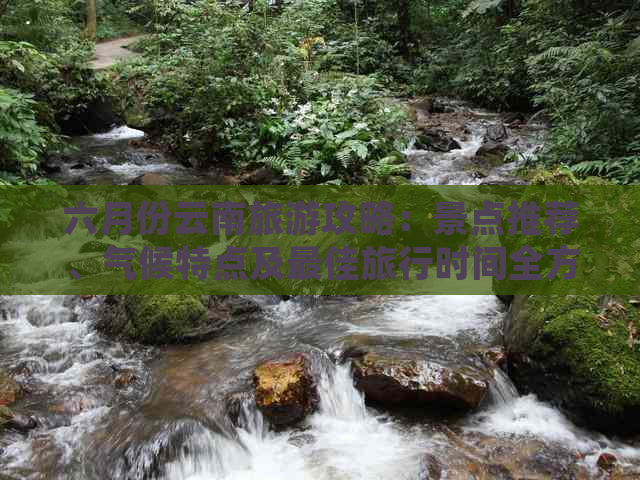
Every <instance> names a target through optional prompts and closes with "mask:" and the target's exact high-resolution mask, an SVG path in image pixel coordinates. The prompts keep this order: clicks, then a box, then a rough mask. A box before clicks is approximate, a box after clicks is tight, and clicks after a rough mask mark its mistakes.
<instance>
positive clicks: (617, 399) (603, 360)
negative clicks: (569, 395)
mask: <svg viewBox="0 0 640 480" xmlns="http://www.w3.org/2000/svg"><path fill="white" fill-rule="evenodd" d="M528 309H529V318H530V320H531V321H532V322H533V324H535V325H536V326H537V327H538V328H540V331H539V335H538V337H537V339H536V341H535V343H534V345H533V348H532V351H531V353H532V357H533V358H534V359H536V360H543V361H544V362H545V364H546V366H547V369H548V370H551V371H554V370H555V371H556V372H562V371H564V372H567V373H568V378H569V382H570V383H571V386H572V387H573V388H576V389H579V392H580V397H581V398H582V401H584V402H585V404H586V405H587V406H589V407H591V408H593V409H596V410H599V411H606V412H608V413H611V414H614V415H617V414H621V413H623V412H624V411H626V410H627V409H630V408H637V407H638V406H640V350H639V349H638V346H637V345H636V344H635V343H634V341H633V340H634V339H633V337H631V342H630V328H631V330H633V328H634V327H635V328H636V329H638V330H640V322H639V319H638V315H637V313H636V310H635V308H634V307H633V306H631V305H630V304H629V303H627V302H625V301H618V302H616V303H615V306H614V307H606V306H600V302H599V298H598V297H595V296H567V297H535V296H534V297H531V298H530V300H529V305H528Z"/></svg>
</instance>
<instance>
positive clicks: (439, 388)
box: [352, 352, 489, 410]
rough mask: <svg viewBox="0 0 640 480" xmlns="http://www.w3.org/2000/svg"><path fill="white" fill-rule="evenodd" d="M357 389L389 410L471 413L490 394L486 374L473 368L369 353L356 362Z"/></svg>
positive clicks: (354, 364)
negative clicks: (433, 410) (468, 411)
mask: <svg viewBox="0 0 640 480" xmlns="http://www.w3.org/2000/svg"><path fill="white" fill-rule="evenodd" d="M352 368H353V374H354V379H355V383H356V387H357V388H358V389H359V390H361V391H362V392H364V394H365V399H366V400H367V401H368V402H372V403H375V404H379V405H382V406H385V407H390V408H393V407H410V408H411V407H417V408H426V409H428V408H445V409H462V410H471V409H474V408H477V407H478V405H480V403H481V402H482V400H483V399H484V398H485V396H486V394H487V391H488V387H489V384H488V380H487V378H486V374H485V373H484V372H481V371H480V370H476V369H475V368H473V367H471V366H459V367H457V366H456V367H454V366H446V365H444V364H441V363H439V362H436V361H431V360H426V359H422V358H419V357H416V358H394V357H392V356H386V355H380V354H377V353H370V352H369V353H366V354H365V355H363V356H360V357H357V358H355V359H353V361H352Z"/></svg>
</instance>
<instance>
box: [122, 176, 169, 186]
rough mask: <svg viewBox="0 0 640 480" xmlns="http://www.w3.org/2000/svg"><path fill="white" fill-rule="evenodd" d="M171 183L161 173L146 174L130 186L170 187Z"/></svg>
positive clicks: (131, 182) (135, 179) (132, 181)
mask: <svg viewBox="0 0 640 480" xmlns="http://www.w3.org/2000/svg"><path fill="white" fill-rule="evenodd" d="M170 183H171V182H170V181H169V179H168V178H167V177H165V176H164V175H161V174H159V173H145V174H144V175H140V176H139V177H136V178H134V179H133V180H131V181H130V182H129V185H169V184H170Z"/></svg>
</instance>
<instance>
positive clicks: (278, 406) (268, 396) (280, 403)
mask: <svg viewBox="0 0 640 480" xmlns="http://www.w3.org/2000/svg"><path fill="white" fill-rule="evenodd" d="M253 381H254V386H255V401H256V406H257V407H258V409H259V410H260V411H261V412H262V414H263V415H264V416H265V417H266V418H267V419H268V420H269V422H270V423H271V425H272V426H273V427H274V428H275V429H276V430H280V429H283V428H287V427H291V426H294V425H296V424H298V423H300V422H301V421H302V420H304V419H305V417H306V416H307V415H309V414H311V413H313V412H314V411H315V410H316V408H317V406H318V394H317V390H316V384H315V381H314V379H313V375H312V373H311V368H310V361H309V358H308V357H307V356H306V355H303V354H297V355H294V356H292V357H290V358H285V359H282V360H275V361H270V362H265V363H263V364H261V365H259V366H258V367H257V368H256V369H255V371H254V375H253Z"/></svg>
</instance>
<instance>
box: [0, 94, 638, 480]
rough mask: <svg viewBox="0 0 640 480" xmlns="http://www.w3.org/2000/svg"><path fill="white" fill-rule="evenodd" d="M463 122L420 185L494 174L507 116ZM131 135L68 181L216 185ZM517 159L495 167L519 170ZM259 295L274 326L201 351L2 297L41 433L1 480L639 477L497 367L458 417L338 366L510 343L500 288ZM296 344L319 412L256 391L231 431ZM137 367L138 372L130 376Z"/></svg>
mask: <svg viewBox="0 0 640 480" xmlns="http://www.w3.org/2000/svg"><path fill="white" fill-rule="evenodd" d="M458 108H459V109H462V108H464V107H462V106H459V107H458ZM466 118H467V120H468V124H467V131H468V132H469V133H468V134H466V135H465V136H464V137H461V138H460V139H459V140H460V144H461V146H462V149H460V150H456V151H453V152H450V153H433V152H421V151H415V150H412V151H409V152H408V155H409V157H410V159H411V161H412V164H413V166H414V181H415V182H416V183H426V184H441V183H463V184H477V183H480V182H481V181H482V179H479V178H477V177H476V176H474V175H473V174H471V173H469V172H468V170H467V169H466V168H465V164H466V161H467V160H468V159H469V158H470V156H471V155H473V153H474V152H475V150H476V149H477V148H478V147H479V145H480V142H481V137H482V132H483V131H484V129H485V128H486V126H487V125H490V124H491V123H493V122H495V121H496V116H494V115H490V114H487V113H485V112H477V111H471V110H468V111H467V112H466ZM132 135H138V134H137V133H134V132H131V131H130V130H127V129H121V130H119V131H115V132H112V133H111V134H110V135H106V136H104V135H103V136H99V137H93V138H92V139H84V140H82V141H81V143H82V145H83V147H82V151H83V152H86V158H87V159H89V161H88V162H86V163H83V164H80V165H78V166H77V168H75V169H73V168H69V169H63V170H61V171H60V173H59V175H60V179H62V180H64V181H65V182H67V183H74V181H75V180H77V179H78V178H80V176H82V178H84V179H85V180H86V181H88V182H89V183H94V182H98V181H101V182H108V183H129V182H130V181H131V179H132V178H133V177H135V176H137V175H139V174H141V173H140V172H154V173H161V174H163V175H164V174H165V173H166V174H167V175H168V178H169V179H170V180H171V182H172V183H181V182H184V183H198V182H200V181H202V182H203V183H206V178H207V177H206V174H202V173H198V174H194V173H193V172H192V171H190V170H189V169H186V168H185V167H182V166H178V165H176V164H173V163H171V162H170V161H166V160H165V159H163V160H161V161H158V158H160V157H157V156H155V155H158V154H155V153H154V154H153V155H150V154H148V153H143V154H142V155H141V156H138V157H136V155H137V153H135V152H138V153H139V150H136V149H135V148H134V149H133V150H134V153H131V149H132V147H131V146H130V145H129V143H128V142H127V141H126V140H127V139H129V138H130V137H131V136H132ZM123 137H126V138H123ZM521 138H522V143H521V147H522V151H523V153H526V152H527V151H530V149H532V148H534V147H535V141H533V140H531V139H532V138H533V133H531V135H529V132H525V133H523V134H522V135H521ZM118 152H120V153H122V152H127V153H126V154H125V158H127V159H129V160H126V161H124V163H123V162H122V158H123V157H122V155H120V153H118ZM118 158H120V160H117V159H118ZM131 158H137V159H138V160H135V161H131ZM161 158H163V157H161ZM96 159H99V161H98V160H96ZM96 165H100V167H99V168H96ZM512 170H513V166H506V167H501V168H500V169H498V170H497V171H496V172H493V173H492V176H495V177H497V178H502V179H504V178H508V177H509V175H510V174H511V171H512ZM167 172H168V173H167ZM254 300H255V301H257V302H259V303H260V304H261V305H262V306H263V308H264V311H265V313H264V319H263V320H261V321H259V322H255V323H252V324H244V325H239V326H235V327H233V328H232V329H229V330H228V331H226V332H224V334H223V335H221V336H220V337H218V338H216V339H213V340H210V341H208V342H205V343H202V344H197V345H189V346H174V347H166V348H162V349H151V348H149V349H147V348H138V347H132V346H130V345H127V344H123V343H119V342H115V341H111V340H108V339H105V338H103V337H102V336H100V335H98V334H97V333H95V331H94V329H93V322H94V319H95V312H96V308H97V306H98V303H99V301H100V299H79V298H76V297H43V296H25V297H5V298H3V299H1V300H0V310H1V311H2V312H3V313H2V315H0V368H4V369H6V370H8V371H10V372H12V373H13V374H14V375H16V378H17V379H18V380H19V381H20V382H21V383H23V384H24V385H25V386H26V388H27V389H28V394H27V395H26V396H25V398H24V399H23V400H21V401H20V403H19V404H18V405H17V406H16V409H19V410H20V411H24V412H29V413H30V414H31V415H33V416H34V417H35V418H36V420H37V421H38V424H39V427H38V428H37V429H35V430H33V431H31V432H30V433H29V434H19V433H15V432H9V433H6V432H5V433H3V434H0V449H1V451H0V479H2V480H5V478H9V479H23V478H25V479H87V480H89V479H91V480H93V479H96V480H97V479H118V480H119V479H136V480H138V479H140V480H141V479H151V478H160V479H167V480H201V479H207V480H214V479H215V480H222V479H224V480H239V479H256V480H257V479H261V480H279V479H283V480H284V479H287V480H289V479H309V480H405V479H406V480H424V479H427V478H443V479H461V480H462V479H464V480H467V479H477V480H479V479H494V478H495V479H506V478H529V479H543V478H544V479H547V478H549V479H556V478H577V479H579V478H585V479H586V478H607V477H606V475H605V474H604V472H602V471H599V470H598V468H597V467H596V465H595V463H596V460H597V458H598V456H599V454H600V453H602V452H605V451H608V452H612V453H614V454H615V455H616V456H617V458H618V460H619V461H620V462H621V463H622V464H623V465H624V467H625V472H626V475H627V476H625V477H623V478H640V449H637V448H635V447H633V446H632V445H629V444H624V443H621V442H617V441H615V440H613V439H608V438H605V437H603V436H601V435H598V434H595V433H592V432H588V431H584V430H582V429H580V428H578V427H576V426H575V425H573V424H572V423H571V422H570V421H569V420H568V419H567V418H566V417H565V416H564V415H563V414H562V413H561V412H560V411H559V410H557V409H555V408H553V407H551V406H549V405H547V404H545V403H543V402H540V401H538V400H537V399H536V398H535V397H534V396H531V395H529V396H520V395H519V394H518V392H517V391H516V390H515V388H514V386H513V384H512V383H511V381H510V380H509V378H508V377H507V376H506V375H505V374H504V373H503V372H502V371H501V370H499V369H496V370H495V371H494V372H493V381H492V382H491V385H490V395H489V396H488V398H487V399H486V401H485V402H483V404H482V405H481V406H480V408H479V410H478V411H476V412H474V413H471V414H468V415H466V416H455V417H443V416H441V415H437V414H429V412H399V413H394V414H389V413H385V412H383V411H381V410H378V409H375V408H371V407H369V406H367V405H366V404H365V399H364V398H363V395H362V394H361V393H360V392H359V391H357V390H356V388H355V387H354V384H353V378H352V376H351V369H350V366H349V364H348V363H340V362H339V361H338V359H339V358H341V353H342V352H344V351H345V350H347V349H348V348H350V347H353V346H376V348H378V349H381V350H382V351H387V352H391V353H393V354H397V355H401V354H403V353H407V352H411V353H413V354H419V355H425V356H429V358H435V359H437V360H438V361H440V362H443V363H447V362H450V363H456V362H461V361H469V359H470V358H477V353H476V352H477V351H478V350H479V349H483V348H487V347H492V346H495V345H499V343H500V323H501V319H502V316H503V315H504V311H503V307H502V305H501V304H500V303H499V301H498V300H497V299H496V298H495V297H492V296H396V297H360V298H347V297H344V298H343V297H328V298H314V299H309V298H293V299H290V300H286V301H282V300H280V299H279V298H277V297H255V298H254ZM291 352H306V353H307V354H308V355H309V356H310V357H311V358H313V370H314V373H315V375H316V376H317V378H318V379H319V381H318V389H319V408H318V411H317V412H316V413H314V414H313V415H311V416H310V417H309V418H308V419H307V420H306V422H305V424H304V425H303V426H302V427H301V428H297V429H292V430H290V431H286V432H280V433H276V432H273V431H272V430H271V429H270V428H269V425H268V423H267V422H266V420H265V419H264V418H263V417H262V416H261V414H260V413H259V411H258V410H257V409H256V408H255V404H254V403H253V401H252V400H251V398H250V397H242V398H243V400H242V405H241V409H240V410H241V414H240V420H239V425H238V426H234V425H232V424H231V422H229V420H228V416H227V410H226V407H225V399H226V398H228V396H229V395H231V394H234V393H237V392H242V391H245V390H247V388H248V386H250V385H251V375H252V371H253V368H254V367H255V366H256V364H257V363H259V362H260V361H263V360H269V359H274V358H278V357H279V356H282V355H285V354H288V353H291ZM124 372H133V373H134V375H135V379H134V381H133V382H131V383H128V382H127V383H125V384H124V385H118V382H117V378H118V377H119V376H120V375H122V374H123V373H124ZM118 387H119V388H118ZM505 468H506V469H509V470H510V471H511V472H513V476H508V475H507V473H506V470H505ZM438 473H439V474H440V476H439V477H438V476H437V474H438Z"/></svg>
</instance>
